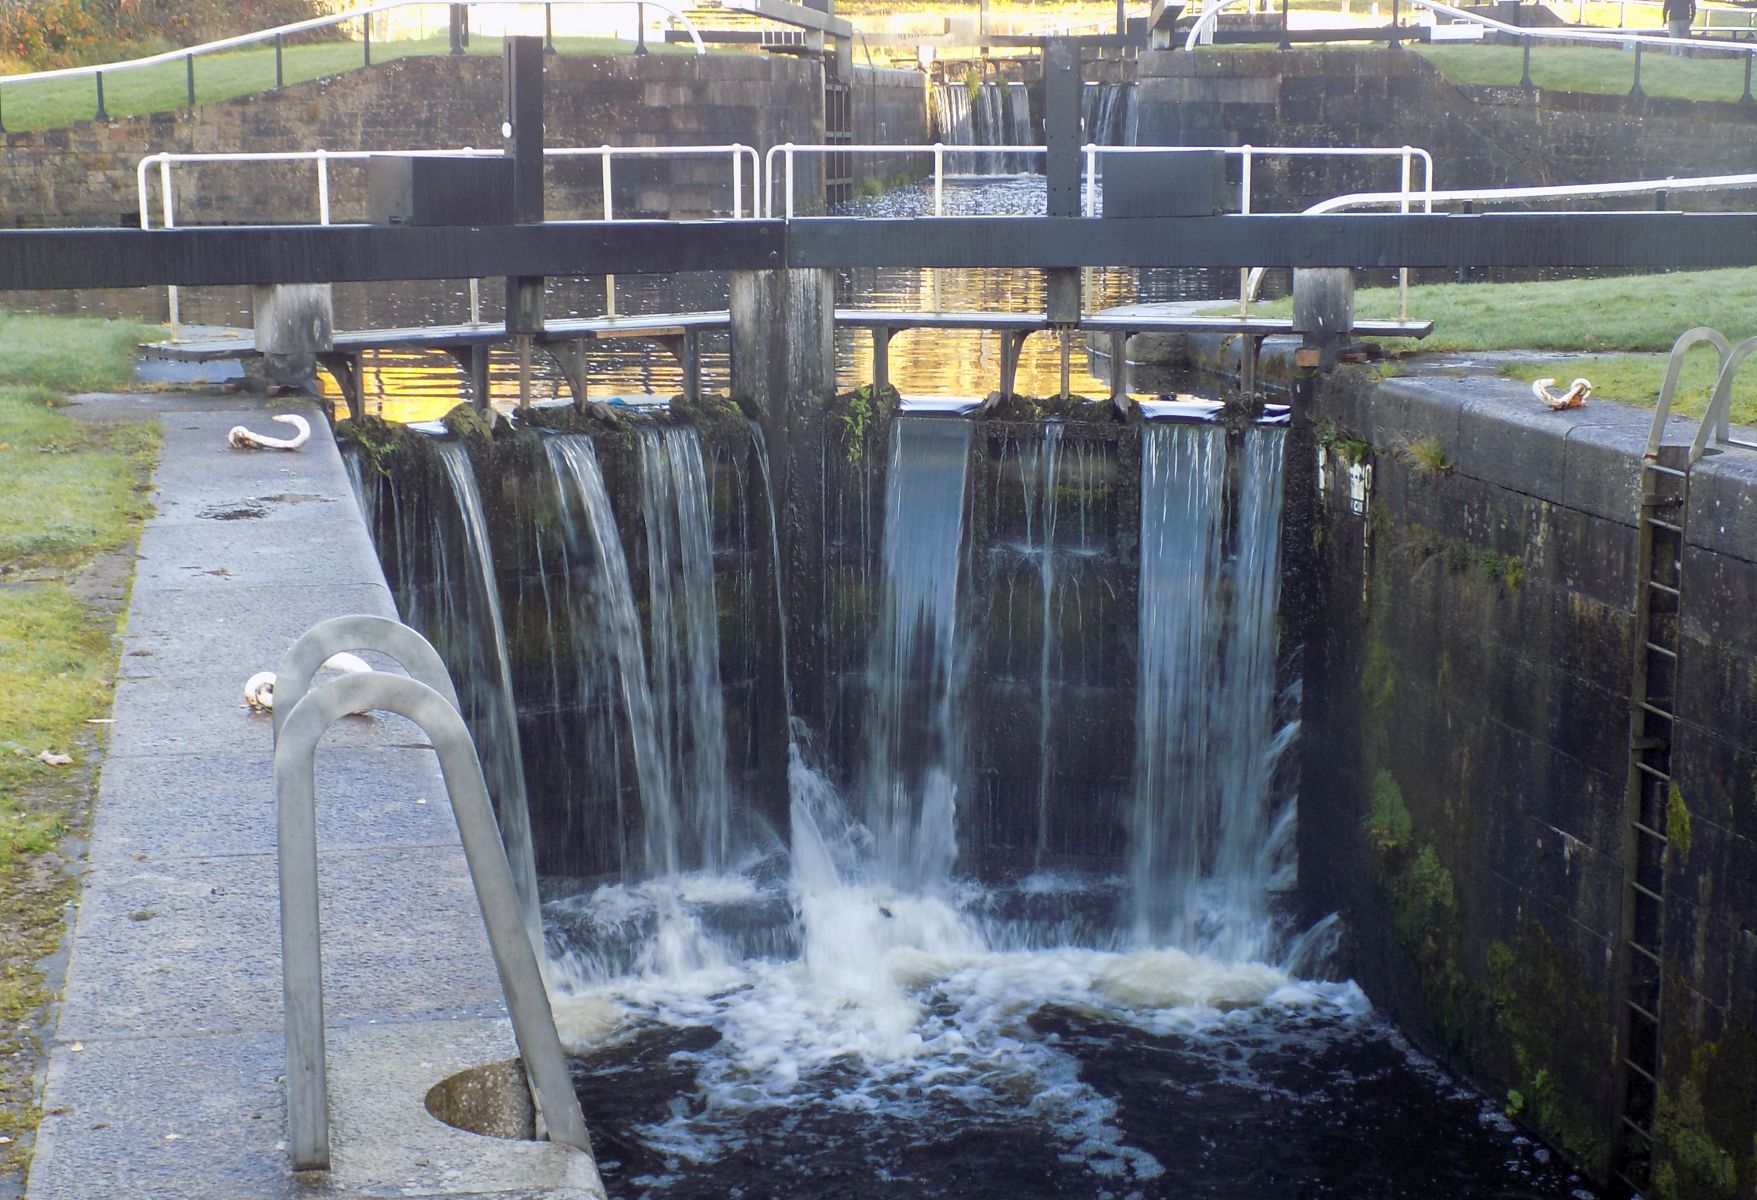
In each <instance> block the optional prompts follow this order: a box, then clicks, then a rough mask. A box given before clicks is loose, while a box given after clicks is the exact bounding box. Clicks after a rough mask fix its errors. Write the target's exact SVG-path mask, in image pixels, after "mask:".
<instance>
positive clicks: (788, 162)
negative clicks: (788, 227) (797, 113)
mask: <svg viewBox="0 0 1757 1200" xmlns="http://www.w3.org/2000/svg"><path fill="white" fill-rule="evenodd" d="M781 157H782V159H783V162H784V165H785V167H786V192H787V206H786V208H785V209H784V210H783V211H785V212H786V214H787V219H788V220H789V221H791V220H792V219H793V143H792V142H788V143H787V144H786V145H784V146H782V147H781Z"/></svg>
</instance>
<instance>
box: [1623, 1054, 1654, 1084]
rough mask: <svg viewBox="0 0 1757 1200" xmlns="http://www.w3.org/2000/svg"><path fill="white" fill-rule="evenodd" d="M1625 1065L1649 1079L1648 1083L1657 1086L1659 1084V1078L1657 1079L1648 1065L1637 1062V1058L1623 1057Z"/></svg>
mask: <svg viewBox="0 0 1757 1200" xmlns="http://www.w3.org/2000/svg"><path fill="white" fill-rule="evenodd" d="M1623 1065H1624V1066H1625V1067H1628V1068H1629V1069H1630V1070H1631V1071H1633V1072H1635V1074H1637V1075H1639V1076H1641V1078H1643V1079H1645V1080H1647V1082H1648V1083H1651V1084H1653V1085H1654V1086H1655V1087H1657V1086H1659V1080H1657V1079H1655V1078H1654V1077H1653V1075H1652V1074H1651V1073H1650V1072H1649V1071H1648V1070H1647V1068H1646V1067H1644V1066H1642V1065H1641V1064H1639V1063H1637V1062H1636V1061H1635V1060H1633V1059H1631V1058H1628V1057H1625V1058H1624V1059H1623Z"/></svg>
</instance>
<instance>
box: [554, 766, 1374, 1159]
mask: <svg viewBox="0 0 1757 1200" xmlns="http://www.w3.org/2000/svg"><path fill="white" fill-rule="evenodd" d="M790 776H791V783H792V792H793V832H794V846H793V858H792V867H793V872H792V877H791V879H790V880H789V881H787V884H786V887H787V899H788V902H789V905H790V911H791V913H792V917H793V920H794V921H795V922H796V924H797V927H798V928H797V934H798V944H799V946H800V948H801V952H800V954H799V955H798V956H797V957H795V958H791V959H772V958H761V957H751V958H746V959H743V960H740V959H738V958H737V957H736V956H735V955H733V954H730V953H728V951H727V949H726V947H725V946H724V945H723V944H722V943H721V942H720V941H719V940H717V939H716V938H715V937H714V936H713V935H712V934H711V933H710V932H709V925H710V924H711V922H704V920H703V917H704V915H705V914H707V913H709V912H711V911H712V910H714V909H715V908H717V907H724V906H741V905H751V904H753V903H755V904H764V903H770V904H772V903H773V901H774V899H775V895H774V893H773V892H767V893H765V892H764V891H763V889H762V888H760V887H759V886H758V885H757V884H755V883H754V882H752V881H751V880H750V879H749V878H747V877H743V876H738V875H720V876H708V875H693V876H685V877H681V878H678V879H658V880H649V881H647V882H644V883H641V884H638V885H628V886H615V887H605V888H600V889H599V890H598V891H597V892H595V893H593V894H592V895H591V896H590V897H586V898H583V899H582V900H581V901H579V903H581V904H582V905H583V906H584V908H585V909H587V910H589V911H590V913H591V916H592V917H593V919H594V921H595V923H596V925H597V926H598V927H602V928H609V927H616V926H619V925H631V926H632V925H638V926H639V927H640V928H642V929H647V928H656V933H654V934H652V936H651V937H650V938H649V940H648V942H647V943H646V945H645V947H644V948H643V949H642V951H641V954H640V956H639V958H638V963H637V967H636V969H635V970H632V971H630V972H627V973H625V974H622V975H620V976H615V977H603V976H598V977H595V978H589V977H587V976H584V975H580V974H577V973H576V974H574V975H572V976H569V977H567V978H566V979H565V981H564V983H563V984H562V985H561V987H562V994H561V995H559V996H558V998H557V1000H556V1010H557V1014H558V1021H560V1022H562V1023H563V1025H564V1028H565V1031H566V1032H565V1035H564V1036H566V1037H567V1038H568V1040H569V1043H570V1045H573V1044H591V1043H592V1042H594V1041H595V1042H596V1044H598V1045H600V1046H602V1045H603V1044H605V1042H606V1040H607V1039H614V1038H616V1037H618V1036H621V1035H623V1034H628V1033H632V1032H634V1031H637V1030H638V1029H639V1028H641V1027H642V1026H644V1025H651V1024H661V1025H671V1026H676V1027H689V1026H699V1025H705V1026H711V1027H712V1028H713V1029H715V1030H716V1031H717V1032H718V1033H719V1034H720V1041H719V1042H718V1043H717V1044H716V1045H714V1046H712V1047H711V1048H709V1049H707V1050H701V1051H689V1052H686V1053H688V1054H691V1055H693V1056H694V1057H695V1059H696V1066H697V1068H698V1069H697V1072H696V1092H695V1094H694V1095H691V1096H687V1097H679V1098H678V1101H677V1102H676V1103H675V1104H674V1106H673V1108H672V1111H671V1114H670V1115H669V1116H668V1117H667V1118H666V1119H665V1120H663V1121H661V1122H659V1123H657V1124H655V1125H651V1126H647V1127H643V1128H642V1130H641V1135H642V1137H643V1139H644V1140H645V1141H646V1142H647V1144H648V1145H649V1146H650V1147H651V1148H652V1149H654V1150H656V1151H658V1152H659V1153H661V1154H663V1155H666V1156H668V1158H669V1160H670V1161H672V1162H673V1163H675V1164H676V1167H677V1169H686V1168H699V1167H701V1166H703V1165H705V1164H708V1163H712V1162H715V1161H720V1160H722V1159H725V1158H727V1157H728V1156H731V1155H733V1154H735V1153H737V1152H738V1151H739V1149H740V1148H741V1147H742V1146H744V1145H745V1143H746V1141H747V1134H746V1133H744V1132H741V1129H742V1128H743V1127H745V1126H746V1124H747V1122H748V1118H749V1117H750V1116H751V1115H752V1114H753V1113H757V1112H761V1111H770V1112H779V1111H782V1110H786V1111H792V1110H793V1108H795V1107H796V1106H797V1105H798V1104H799V1103H801V1102H807V1101H808V1102H810V1103H812V1104H816V1105H820V1106H823V1107H827V1108H831V1109H837V1110H842V1111H846V1112H852V1113H860V1112H882V1113H883V1114H884V1116H885V1120H886V1121H887V1122H891V1121H899V1122H910V1121H919V1122H922V1123H923V1127H924V1128H926V1129H934V1128H938V1127H939V1125H940V1124H941V1123H943V1121H944V1120H945V1119H946V1118H945V1115H944V1114H945V1113H946V1112H948V1111H952V1112H960V1113H964V1112H968V1113H973V1114H982V1113H985V1112H986V1113H992V1114H994V1115H995V1116H996V1118H997V1119H1005V1120H1009V1121H1016V1120H1028V1121H1030V1122H1032V1123H1033V1124H1037V1125H1040V1126H1041V1127H1043V1128H1045V1129H1046V1130H1050V1131H1053V1133H1052V1136H1054V1137H1055V1138H1056V1139H1057V1141H1058V1143H1059V1144H1060V1146H1061V1153H1062V1154H1063V1156H1064V1157H1065V1158H1068V1159H1069V1160H1070V1161H1074V1162H1078V1163H1080V1164H1082V1165H1083V1166H1084V1167H1085V1168H1086V1169H1088V1170H1090V1171H1092V1172H1093V1173H1094V1174H1095V1175H1097V1176H1098V1177H1100V1178H1104V1179H1110V1180H1116V1181H1121V1182H1126V1181H1128V1180H1135V1181H1140V1180H1144V1179H1149V1178H1152V1177H1155V1176H1157V1175H1159V1174H1160V1173H1162V1170H1163V1168H1162V1166H1161V1164H1160V1163H1158V1162H1157V1161H1156V1160H1155V1159H1153V1157H1152V1156H1151V1155H1150V1154H1147V1153H1146V1152H1144V1151H1141V1150H1139V1149H1137V1148H1135V1147H1132V1146H1129V1145H1128V1144H1127V1143H1126V1141H1125V1139H1124V1136H1123V1133H1122V1130H1121V1129H1120V1127H1119V1126H1118V1124H1117V1122H1116V1108H1115V1104H1114V1103H1113V1102H1112V1101H1111V1100H1110V1099H1108V1098H1107V1097H1106V1096H1104V1095H1103V1094H1101V1093H1100V1092H1098V1091H1096V1090H1095V1089H1093V1088H1092V1087H1091V1086H1089V1085H1087V1084H1086V1083H1085V1082H1083V1081H1082V1080H1081V1078H1080V1064H1079V1060H1078V1059H1077V1058H1075V1057H1074V1056H1073V1055H1072V1054H1070V1053H1068V1052H1067V1051H1065V1050H1063V1049H1061V1048H1060V1047H1059V1046H1058V1044H1057V1039H1056V1038H1055V1037H1053V1036H1044V1035H1042V1034H1040V1033H1039V1032H1038V1031H1037V1030H1036V1029H1034V1028H1033V1020H1034V1018H1036V1017H1037V1016H1038V1014H1040V1013H1042V1012H1043V1010H1045V1009H1052V1008H1053V1009H1064V1010H1068V1011H1070V1012H1072V1013H1075V1014H1078V1015H1080V1016H1082V1017H1085V1018H1088V1019H1093V1020H1098V1021H1104V1022H1113V1023H1116V1024H1119V1025H1125V1026H1129V1027H1132V1028H1135V1029H1138V1030H1141V1031H1143V1032H1146V1033H1149V1034H1155V1035H1167V1034H1175V1035H1181V1036H1184V1037H1188V1038H1194V1039H1201V1038H1207V1037H1210V1036H1220V1035H1229V1036H1230V1035H1234V1034H1237V1033H1239V1032H1240V1031H1241V1030H1247V1031H1252V1032H1253V1035H1255V1028H1256V1026H1257V1025H1258V1024H1262V1025H1263V1026H1264V1027H1265V1028H1266V1027H1268V1026H1270V1025H1272V1024H1274V1021H1265V1020H1261V1018H1262V1017H1264V1016H1268V1017H1273V1018H1277V1019H1279V1018H1282V1017H1285V1016H1287V1015H1288V1014H1289V1013H1293V1014H1310V1015H1312V1016H1313V1017H1322V1018H1326V1019H1332V1018H1335V1017H1338V1016H1340V1017H1348V1016H1351V1015H1358V1014H1364V1013H1365V1012H1366V1011H1368V1006H1367V1003H1366V1001H1365V998H1364V997H1363V996H1362V995H1361V993H1360V992H1359V990H1358V989H1357V988H1355V987H1354V985H1353V984H1347V983H1345V984H1335V983H1322V982H1310V981H1302V980H1299V979H1296V978H1294V977H1292V976H1290V975H1289V974H1288V973H1287V972H1286V971H1284V970H1282V969H1281V968H1279V967H1276V966H1273V965H1270V964H1266V963H1260V962H1232V961H1226V960H1223V959H1220V958H1215V957H1209V956H1203V955H1200V954H1191V953H1187V952H1185V951H1182V950H1178V949H1175V948H1169V947H1157V948H1150V949H1142V950H1130V951H1118V950H1102V949H1092V948H1085V947H1075V946H1063V947H1058V948H1054V949H1010V950H1000V949H994V948H991V947H990V945H989V944H988V943H987V941H986V940H985V938H984V936H983V934H982V931H981V926H980V925H979V923H978V922H977V921H976V920H975V919H974V918H973V917H972V916H971V915H970V912H969V909H970V908H971V907H974V906H976V905H977V903H978V902H979V901H981V900H982V899H983V898H984V897H983V895H982V893H981V892H980V891H979V890H978V889H975V888H974V886H973V885H971V886H969V887H967V888H965V889H963V890H961V891H959V892H956V893H954V894H953V895H952V896H950V897H947V896H941V895H912V894H908V893H904V892H899V891H898V890H896V889H895V888H894V887H892V886H889V885H886V884H883V883H880V882H877V881H876V878H875V876H876V874H877V873H876V872H874V871H873V870H872V869H871V864H870V859H869V847H870V844H871V838H870V836H869V835H867V834H866V832H865V831H864V830H863V829H862V828H861V827H860V826H859V824H858V823H856V822H854V821H853V820H852V819H851V818H849V817H848V816H847V813H846V810H845V808H844V807H843V806H842V804H841V801H840V798H839V797H838V796H837V795H836V793H835V791H834V789H832V788H831V787H830V786H829V785H828V783H827V782H826V781H825V780H824V779H823V778H822V777H821V776H819V775H818V774H817V773H815V772H813V771H811V770H810V769H809V768H808V767H806V766H805V765H804V763H803V762H802V761H801V760H800V759H799V756H798V754H797V753H795V755H794V758H793V761H792V763H791V771H790ZM1031 886H1032V887H1034V888H1038V889H1042V890H1044V891H1050V892H1053V891H1056V890H1061V889H1067V890H1071V889H1072V884H1071V883H1068V882H1066V881H1063V880H1059V879H1057V878H1055V877H1053V876H1044V877H1039V878H1038V879H1037V881H1036V882H1035V883H1034V884H1032V885H1031ZM776 907H777V908H778V906H776ZM655 923H656V925H655ZM1263 1036H1270V1035H1263ZM1227 1071H1228V1072H1229V1073H1234V1074H1238V1075H1240V1076H1242V1077H1245V1078H1250V1065H1249V1061H1248V1055H1245V1056H1242V1057H1241V1058H1240V1059H1239V1061H1237V1062H1235V1063H1232V1064H1230V1065H1229V1066H1228V1067H1227ZM948 1106H949V1107H948Z"/></svg>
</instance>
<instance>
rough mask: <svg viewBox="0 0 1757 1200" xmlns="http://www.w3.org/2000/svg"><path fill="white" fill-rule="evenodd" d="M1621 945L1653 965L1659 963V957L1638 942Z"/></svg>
mask: <svg viewBox="0 0 1757 1200" xmlns="http://www.w3.org/2000/svg"><path fill="white" fill-rule="evenodd" d="M1635 886H1639V885H1635ZM1623 944H1624V945H1625V946H1627V947H1629V949H1631V950H1633V951H1635V953H1637V954H1639V955H1641V956H1642V957H1644V958H1648V959H1651V960H1652V961H1653V962H1654V963H1655V964H1658V963H1659V955H1658V954H1657V953H1655V952H1654V951H1652V950H1649V949H1648V948H1647V947H1646V946H1643V945H1642V944H1641V943H1640V942H1624V943H1623Z"/></svg>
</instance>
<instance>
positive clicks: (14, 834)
mask: <svg viewBox="0 0 1757 1200" xmlns="http://www.w3.org/2000/svg"><path fill="white" fill-rule="evenodd" d="M147 332H148V331H147V330H146V329H145V328H144V327H141V326H137V325H132V324H129V323H126V322H111V321H95V320H67V319H59V318H53V317H34V316H13V315H8V314H0V1137H4V1138H5V1139H7V1140H6V1141H5V1143H4V1144H0V1188H3V1187H4V1178H3V1176H4V1175H6V1174H11V1175H13V1176H14V1177H16V1175H17V1173H18V1172H20V1171H21V1170H23V1168H24V1167H25V1165H26V1163H27V1162H28V1158H29V1153H30V1147H31V1141H32V1134H33V1132H34V1130H35V1128H36V1122H37V1117H38V1113H37V1109H36V1095H35V1092H36V1072H37V1067H38V1064H39V1061H40V1058H39V1047H38V1043H37V1037H38V1034H39V1030H40V1029H41V1027H42V1024H43V1021H44V1017H45V1014H46V1012H47V1007H48V1004H49V1002H50V1001H51V1000H52V998H53V997H52V995H51V994H50V993H51V988H50V986H49V984H48V983H47V982H46V981H45V979H44V976H43V973H42V970H41V969H40V967H39V965H38V964H39V963H40V962H41V961H42V959H43V958H44V957H45V956H47V955H49V954H50V953H52V952H53V951H54V949H55V947H56V946H57V944H58V943H59V941H60V939H61V937H62V934H63V932H64V915H65V913H66V910H67V906H68V904H69V903H70V901H72V900H73V899H74V897H75V895H76V891H77V879H76V876H75V875H74V874H73V873H72V870H71V868H70V864H69V862H68V861H67V860H68V859H71V858H73V857H74V852H73V851H72V850H71V849H69V848H68V847H67V845H66V841H67V839H68V838H70V837H75V838H77V837H79V836H82V835H83V833H84V829H85V825H86V821H87V818H88V816H89V814H90V810H91V799H92V795H93V793H94V791H95V786H96V781H97V773H96V769H95V755H96V752H97V751H98V749H99V748H100V746H101V742H102V739H101V737H100V736H99V735H100V733H101V731H102V730H103V728H104V726H103V724H102V723H101V722H102V719H103V718H105V717H106V716H107V713H108V709H109V706H110V697H111V690H112V686H113V679H114V676H115V670H116V643H115V638H116V632H117V625H118V620H119V617H120V609H119V608H118V607H117V605H116V604H115V602H114V600H113V599H111V600H110V601H109V602H105V601H103V600H101V599H99V598H98V597H99V594H100V592H101V593H104V594H109V593H112V592H114V591H116V589H114V588H113V587H112V588H98V587H96V586H94V583H93V581H94V579H95V578H97V577H98V576H106V577H108V578H111V579H120V580H124V581H125V580H126V578H127V573H128V572H129V570H131V568H130V567H129V566H128V564H126V563H122V562H119V561H117V560H116V558H115V555H116V554H118V553H126V551H127V550H128V548H129V547H131V546H132V544H133V542H134V539H135V537H136V535H137V533H138V531H139V528H140V524H141V521H142V520H143V519H144V517H145V516H146V513H147V510H148V507H149V502H148V500H147V495H146V492H147V487H148V483H147V476H148V472H149V471H150V469H151V466H152V462H153V459H154V454H155V450H156V447H157V445H158V430H157V426H156V425H155V424H152V423H150V422H144V421H141V422H112V423H95V422H84V421H75V420H74V419H73V418H71V417H69V416H68V415H67V414H66V413H65V412H63V411H61V409H62V407H63V405H64V402H65V396H66V393H67V392H70V391H79V390H87V389H96V388H114V387H119V386H121V385H123V384H124V383H126V382H127V380H128V377H129V374H130V372H131V367H132V361H133V350H134V344H135V341H136V340H137V338H138V337H139V336H142V335H144V334H145V333H147ZM99 564H102V565H103V566H105V567H107V568H108V570H107V571H103V570H98V569H97V567H98V565H99ZM63 759H65V760H66V761H62V760H63ZM64 855H65V857H64Z"/></svg>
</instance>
